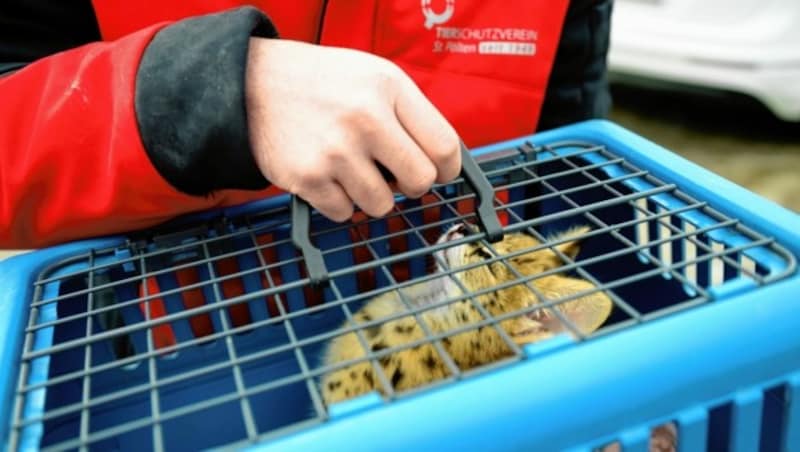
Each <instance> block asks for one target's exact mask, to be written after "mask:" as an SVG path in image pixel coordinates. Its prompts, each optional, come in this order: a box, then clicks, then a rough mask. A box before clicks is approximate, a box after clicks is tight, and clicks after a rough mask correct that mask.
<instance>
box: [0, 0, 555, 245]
mask: <svg viewBox="0 0 800 452" xmlns="http://www.w3.org/2000/svg"><path fill="white" fill-rule="evenodd" d="M242 3H245V2H240V1H235V0H202V1H201V0H197V1H192V2H186V1H179V0H161V1H155V0H152V1H145V2H119V1H112V0H95V1H94V2H93V6H94V12H95V15H96V18H97V22H98V26H99V30H100V33H101V36H102V41H99V42H94V43H90V44H85V45H82V46H79V47H76V48H72V49H69V50H66V51H63V52H59V53H56V54H53V55H50V56H47V57H44V58H41V59H39V60H37V61H35V62H33V63H31V64H29V65H27V66H26V67H24V68H23V69H20V70H19V71H17V72H15V73H12V74H10V75H6V76H3V77H0V248H4V247H39V246H43V245H48V244H52V243H56V242H61V241H66V240H73V239H76V238H81V237H89V236H96V235H104V234H111V233H118V232H122V231H128V230H132V229H139V228H142V227H147V226H151V225H154V224H157V223H160V222H163V221H165V220H167V219H169V218H172V217H174V216H176V215H179V214H182V213H186V212H190V211H195V210H200V209H206V208H210V207H214V206H220V205H231V204H237V203H241V202H244V201H247V200H250V199H254V198H258V197H262V196H265V195H267V194H271V193H275V192H277V190H274V189H270V188H269V184H268V182H267V181H266V180H265V179H264V178H263V177H262V176H261V175H260V173H258V170H257V169H256V167H255V164H254V162H253V159H252V156H251V155H250V148H249V144H248V140H247V130H246V116H245V112H244V101H243V93H244V87H243V80H244V77H243V74H244V64H245V61H246V53H247V41H248V39H249V37H250V36H251V35H256V36H264V37H276V36H277V34H278V32H280V34H281V37H283V38H290V39H300V40H304V41H311V42H319V43H321V44H325V45H336V46H346V47H352V48H359V49H363V50H367V51H370V52H373V53H376V54H378V55H382V56H385V57H387V58H389V59H391V60H393V61H395V62H396V63H397V64H398V65H400V66H401V67H403V68H404V69H405V70H406V71H407V72H408V73H409V74H410V75H411V76H412V78H413V79H414V80H415V81H416V82H417V83H418V84H419V85H420V87H421V88H422V90H423V91H424V92H425V93H426V95H427V96H429V98H430V99H431V100H432V101H433V102H434V104H436V105H437V107H438V108H439V109H440V110H442V112H443V113H444V114H445V116H446V117H447V118H448V119H449V120H450V121H451V122H452V123H453V124H454V126H455V127H456V130H457V131H458V132H459V134H460V135H461V137H462V138H463V139H464V140H465V142H466V143H467V144H468V145H469V146H476V145H481V144H486V143H489V142H494V141H498V140H502V139H506V138H510V137H514V136H519V135H523V134H528V133H532V132H533V131H534V130H535V129H536V125H537V121H538V115H539V112H540V109H541V105H542V101H543V98H544V94H545V88H546V86H547V82H548V76H549V74H550V70H551V67H552V63H553V59H554V57H555V54H556V46H557V43H558V40H559V34H560V32H561V26H562V22H563V20H564V15H565V12H566V10H567V3H568V1H567V0H422V1H419V0H387V1H377V0H359V1H356V0H327V1H325V0H295V1H292V2H286V1H281V0H260V1H253V2H248V3H252V4H255V6H257V7H258V9H254V8H237V9H230V8H232V7H235V6H239V5H241V4H242ZM289 5H290V6H289ZM217 11H224V12H222V13H217V14H211V15H208V13H213V12H217ZM261 11H264V12H266V13H267V15H268V16H269V18H267V17H266V16H264V14H263V13H262V12H261ZM185 18H189V19H185ZM1 62H2V61H0V63H1ZM215 81H216V82H218V83H214V82H215Z"/></svg>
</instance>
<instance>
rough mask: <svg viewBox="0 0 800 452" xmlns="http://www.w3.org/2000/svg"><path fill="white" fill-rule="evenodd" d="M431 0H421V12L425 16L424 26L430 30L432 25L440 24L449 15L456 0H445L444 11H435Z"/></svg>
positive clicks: (454, 6) (448, 18)
mask: <svg viewBox="0 0 800 452" xmlns="http://www.w3.org/2000/svg"><path fill="white" fill-rule="evenodd" d="M431 1H432V0H422V14H423V15H424V16H425V28H427V29H428V30H430V29H431V28H433V26H434V25H441V24H443V23H445V22H447V21H448V20H450V18H451V17H453V12H454V11H455V9H456V0H446V4H445V7H444V11H442V12H440V13H437V12H435V11H434V10H433V7H432V6H431Z"/></svg>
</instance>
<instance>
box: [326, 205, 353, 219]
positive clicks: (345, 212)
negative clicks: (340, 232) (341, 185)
mask: <svg viewBox="0 0 800 452" xmlns="http://www.w3.org/2000/svg"><path fill="white" fill-rule="evenodd" d="M327 216H328V218H330V219H331V220H333V221H335V222H337V223H342V222H344V221H347V220H348V219H349V218H350V217H352V216H353V205H352V204H345V205H341V206H337V208H336V209H334V210H332V211H331V213H330V215H327Z"/></svg>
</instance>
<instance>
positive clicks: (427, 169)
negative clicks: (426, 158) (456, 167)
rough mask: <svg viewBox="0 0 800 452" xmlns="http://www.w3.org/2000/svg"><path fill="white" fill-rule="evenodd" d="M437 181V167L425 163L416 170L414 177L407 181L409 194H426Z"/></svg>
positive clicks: (415, 196) (413, 196) (418, 195)
mask: <svg viewBox="0 0 800 452" xmlns="http://www.w3.org/2000/svg"><path fill="white" fill-rule="evenodd" d="M435 181H436V169H435V168H434V167H433V165H430V164H429V165H425V166H424V167H422V168H420V169H419V170H417V171H415V173H414V175H413V177H411V178H410V179H409V180H408V181H406V187H407V191H408V193H406V194H407V195H408V196H410V197H412V198H418V197H420V196H422V195H424V194H425V193H426V192H427V191H428V190H429V189H430V188H431V186H432V185H433V183H434V182H435Z"/></svg>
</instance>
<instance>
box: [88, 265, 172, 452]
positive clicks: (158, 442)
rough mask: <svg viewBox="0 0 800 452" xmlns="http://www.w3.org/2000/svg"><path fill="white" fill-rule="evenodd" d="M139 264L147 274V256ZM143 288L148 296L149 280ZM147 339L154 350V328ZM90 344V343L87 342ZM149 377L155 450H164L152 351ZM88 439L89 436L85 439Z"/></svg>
mask: <svg viewBox="0 0 800 452" xmlns="http://www.w3.org/2000/svg"><path fill="white" fill-rule="evenodd" d="M139 265H140V266H141V269H142V273H144V274H145V275H146V274H147V264H146V262H145V258H144V257H143V256H142V257H140V259H139ZM142 290H143V291H144V295H145V296H147V295H148V292H149V288H148V285H147V280H145V279H142ZM150 306H151V302H150V301H146V302H145V309H144V319H145V321H144V323H145V324H148V323H150V313H151V308H150ZM146 341H147V351H148V352H153V351H154V350H155V347H154V346H153V328H148V329H147V330H146ZM87 346H88V344H87ZM147 377H148V379H149V382H150V387H151V389H150V412H151V417H152V420H153V423H152V428H153V431H152V434H153V450H155V451H156V452H162V451H163V450H164V432H163V431H162V430H161V419H160V416H161V408H160V400H159V397H158V389H157V388H155V386H154V384H155V382H157V381H158V377H157V370H156V358H155V355H154V354H152V353H151V355H150V358H148V359H147ZM85 440H86V441H88V438H86V439H85ZM83 441H84V438H81V444H84V443H83Z"/></svg>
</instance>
